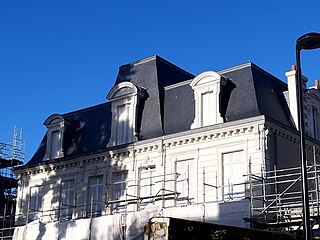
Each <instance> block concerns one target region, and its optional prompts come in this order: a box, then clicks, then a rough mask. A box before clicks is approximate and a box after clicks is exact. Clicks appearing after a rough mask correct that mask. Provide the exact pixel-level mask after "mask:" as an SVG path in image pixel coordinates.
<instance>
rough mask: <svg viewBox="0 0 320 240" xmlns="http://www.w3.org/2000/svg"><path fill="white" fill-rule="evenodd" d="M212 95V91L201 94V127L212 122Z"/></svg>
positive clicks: (213, 110)
mask: <svg viewBox="0 0 320 240" xmlns="http://www.w3.org/2000/svg"><path fill="white" fill-rule="evenodd" d="M214 102H215V99H214V95H213V92H212V91H208V92H205V93H203V94H201V127H205V126H209V125H212V124H214V113H215V109H214V108H215V107H216V106H214Z"/></svg>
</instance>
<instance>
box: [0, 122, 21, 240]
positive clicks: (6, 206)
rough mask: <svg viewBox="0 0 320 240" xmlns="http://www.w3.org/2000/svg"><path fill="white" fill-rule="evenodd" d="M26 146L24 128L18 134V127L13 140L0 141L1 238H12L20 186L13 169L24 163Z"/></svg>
mask: <svg viewBox="0 0 320 240" xmlns="http://www.w3.org/2000/svg"><path fill="white" fill-rule="evenodd" d="M25 146H26V145H25V143H24V142H22V129H21V130H20V133H19V134H18V131H17V129H16V127H15V128H14V133H13V141H12V142H9V143H5V142H0V239H10V236H11V235H12V231H13V226H14V218H15V203H16V195H17V187H18V180H17V178H16V176H15V175H14V173H13V172H12V169H13V167H15V166H18V165H21V164H23V161H24V154H25Z"/></svg>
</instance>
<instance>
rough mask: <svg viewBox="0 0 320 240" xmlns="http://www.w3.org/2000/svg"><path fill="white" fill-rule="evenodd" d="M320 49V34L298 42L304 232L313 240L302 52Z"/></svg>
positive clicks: (311, 35)
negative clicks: (306, 147) (305, 130)
mask: <svg viewBox="0 0 320 240" xmlns="http://www.w3.org/2000/svg"><path fill="white" fill-rule="evenodd" d="M316 48H320V34H319V33H307V34H305V35H303V36H301V37H299V38H298V39H297V41H296V61H297V82H298V112H299V116H298V120H299V121H298V127H299V132H300V159H301V179H302V195H303V199H302V200H303V230H304V238H305V239H306V240H311V227H310V209H309V193H308V172H307V159H306V151H305V132H304V127H305V120H304V103H303V91H304V89H303V84H302V79H301V61H300V52H301V50H303V49H304V50H311V49H316Z"/></svg>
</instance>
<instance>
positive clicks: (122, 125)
mask: <svg viewBox="0 0 320 240" xmlns="http://www.w3.org/2000/svg"><path fill="white" fill-rule="evenodd" d="M129 111H130V104H124V105H120V106H118V114H117V115H118V123H117V139H116V143H117V144H123V143H127V142H129V131H130V122H129V121H130V118H129Z"/></svg>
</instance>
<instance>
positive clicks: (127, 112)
mask: <svg viewBox="0 0 320 240" xmlns="http://www.w3.org/2000/svg"><path fill="white" fill-rule="evenodd" d="M144 96H145V91H143V90H142V89H141V88H139V87H137V86H136V85H134V84H133V83H131V82H121V83H119V84H118V85H116V86H114V87H113V88H112V89H111V90H110V92H109V93H108V96H107V99H108V100H109V101H110V102H111V112H112V121H111V137H110V141H109V143H108V147H111V146H115V145H120V144H125V143H129V142H133V141H136V140H138V137H137V135H138V129H139V126H138V124H137V123H138V121H137V108H138V105H139V99H143V98H144Z"/></svg>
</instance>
